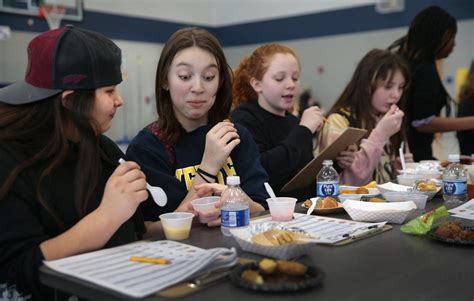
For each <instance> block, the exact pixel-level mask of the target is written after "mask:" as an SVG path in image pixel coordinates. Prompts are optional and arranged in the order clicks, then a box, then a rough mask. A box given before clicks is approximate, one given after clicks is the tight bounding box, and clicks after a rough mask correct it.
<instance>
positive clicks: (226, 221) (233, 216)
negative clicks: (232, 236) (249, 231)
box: [221, 208, 250, 228]
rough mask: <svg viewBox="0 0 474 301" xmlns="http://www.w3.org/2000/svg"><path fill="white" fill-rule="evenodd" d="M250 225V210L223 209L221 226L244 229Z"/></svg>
mask: <svg viewBox="0 0 474 301" xmlns="http://www.w3.org/2000/svg"><path fill="white" fill-rule="evenodd" d="M249 223H250V211H249V208H246V209H242V210H224V209H221V224H222V226H224V227H230V228H234V227H243V226H247V225H248V224H249Z"/></svg>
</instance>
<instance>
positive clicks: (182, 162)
mask: <svg viewBox="0 0 474 301" xmlns="http://www.w3.org/2000/svg"><path fill="white" fill-rule="evenodd" d="M231 87H232V73H231V70H230V67H229V65H228V64H227V60H226V58H225V56H224V51H223V50H222V47H221V46H220V44H219V42H218V40H217V39H216V38H215V37H214V36H213V35H212V34H211V33H210V32H208V31H207V30H204V29H200V28H183V29H180V30H178V31H176V32H175V33H174V34H173V35H172V36H171V37H170V38H169V39H168V41H167V42H166V44H165V46H164V48H163V50H162V52H161V56H160V59H159V62H158V67H157V71H156V83H155V89H156V107H157V113H158V119H157V121H155V122H153V123H151V124H149V125H148V126H146V127H145V128H144V129H143V130H142V131H140V132H139V133H138V135H137V136H136V137H135V138H134V139H133V140H132V142H131V144H130V146H129V147H128V149H127V157H128V158H130V159H132V160H135V161H136V162H138V163H139V164H140V165H141V167H142V170H143V172H144V173H145V174H146V176H147V179H148V181H149V183H151V184H152V185H153V184H158V183H159V184H160V186H162V187H163V188H164V190H165V192H166V194H167V196H168V200H169V201H168V203H167V205H166V206H165V207H164V208H159V207H158V206H156V205H155V204H154V203H153V202H146V203H145V204H144V214H145V216H146V217H147V218H148V219H150V220H157V219H158V215H159V214H160V213H164V212H170V211H175V210H176V211H190V210H192V207H191V206H190V201H191V200H193V199H194V198H196V196H198V195H197V190H196V187H200V186H198V185H199V184H204V183H219V184H225V180H226V177H227V176H233V175H238V176H240V180H241V186H242V189H243V190H244V191H245V192H246V193H247V194H248V195H249V197H250V198H251V199H253V200H255V201H256V202H250V211H258V210H263V207H262V206H261V205H260V204H258V203H264V202H265V200H266V198H267V197H268V196H267V195H266V193H265V192H264V189H263V183H264V182H265V181H266V180H267V175H266V173H265V171H264V170H263V168H262V166H261V165H260V161H259V157H258V151H257V148H256V146H255V143H254V142H253V140H252V137H251V136H250V134H249V133H248V132H247V131H246V130H245V129H244V128H242V127H239V126H237V125H234V124H233V123H231V122H230V121H228V120H226V119H227V118H228V116H229V111H230V107H231V104H232V95H231ZM213 187H214V186H213ZM219 223H220V219H218V216H215V219H213V220H212V221H211V222H209V223H208V225H213V226H214V225H217V224H219Z"/></svg>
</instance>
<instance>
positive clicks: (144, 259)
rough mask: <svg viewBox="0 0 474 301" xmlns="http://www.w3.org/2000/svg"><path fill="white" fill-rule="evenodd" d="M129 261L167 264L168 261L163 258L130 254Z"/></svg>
mask: <svg viewBox="0 0 474 301" xmlns="http://www.w3.org/2000/svg"><path fill="white" fill-rule="evenodd" d="M129 260H130V261H134V262H145V263H154V264H168V263H170V261H169V260H168V259H165V258H149V257H140V256H132V257H130V259H129Z"/></svg>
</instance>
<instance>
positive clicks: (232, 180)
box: [227, 176, 240, 185]
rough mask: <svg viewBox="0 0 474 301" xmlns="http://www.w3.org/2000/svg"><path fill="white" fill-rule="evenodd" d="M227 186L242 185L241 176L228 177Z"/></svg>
mask: <svg viewBox="0 0 474 301" xmlns="http://www.w3.org/2000/svg"><path fill="white" fill-rule="evenodd" d="M227 185H240V177H239V176H229V177H227Z"/></svg>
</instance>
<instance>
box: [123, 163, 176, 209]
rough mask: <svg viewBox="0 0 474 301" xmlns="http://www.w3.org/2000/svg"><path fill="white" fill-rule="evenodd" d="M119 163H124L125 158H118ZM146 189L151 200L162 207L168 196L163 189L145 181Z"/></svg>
mask: <svg viewBox="0 0 474 301" xmlns="http://www.w3.org/2000/svg"><path fill="white" fill-rule="evenodd" d="M119 163H120V164H122V163H125V160H124V159H122V158H120V159H119ZM146 189H147V190H148V192H150V194H151V197H152V198H153V200H154V201H155V203H156V204H157V205H158V206H160V207H164V206H165V205H166V203H168V197H167V196H166V193H165V191H164V190H163V189H162V188H161V187H158V186H152V185H150V184H148V182H147V183H146Z"/></svg>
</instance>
